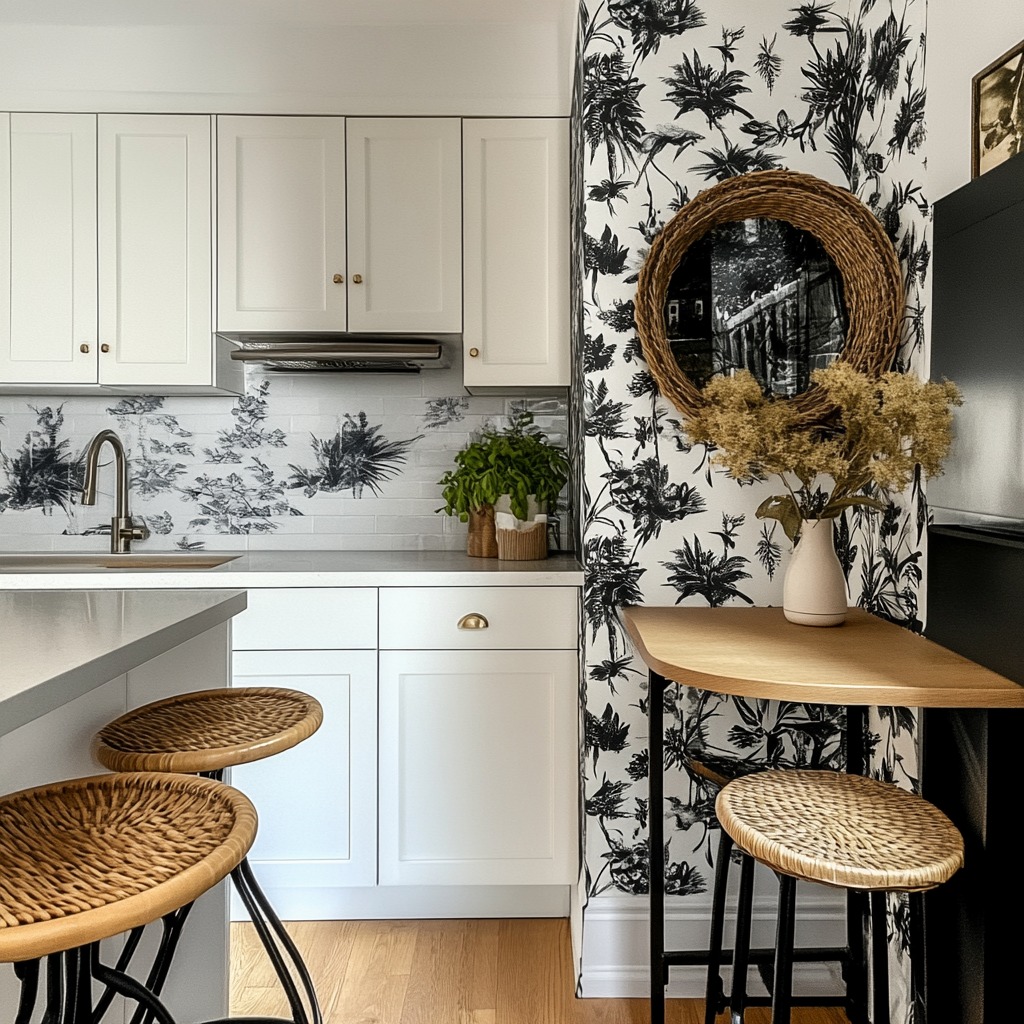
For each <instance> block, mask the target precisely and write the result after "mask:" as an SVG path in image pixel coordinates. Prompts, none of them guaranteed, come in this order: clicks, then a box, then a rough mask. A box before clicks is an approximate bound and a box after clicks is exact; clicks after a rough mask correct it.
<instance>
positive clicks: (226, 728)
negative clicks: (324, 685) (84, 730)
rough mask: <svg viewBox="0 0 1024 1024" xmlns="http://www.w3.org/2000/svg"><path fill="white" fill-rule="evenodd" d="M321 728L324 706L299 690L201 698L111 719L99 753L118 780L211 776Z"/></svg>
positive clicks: (257, 689) (245, 690)
mask: <svg viewBox="0 0 1024 1024" xmlns="http://www.w3.org/2000/svg"><path fill="white" fill-rule="evenodd" d="M322 721H323V708H321V706H320V703H319V701H317V700H316V699H315V698H313V697H310V696H309V694H306V693H301V692H299V691H298V690H285V689H280V688H276V687H262V686H248V687H238V688H237V689H219V690H196V691H194V692H192V693H182V694H179V695H178V696H175V697H167V698H165V699H164V700H158V701H154V702H153V703H151V704H144V705H143V706H142V707H140V708H135V709H134V710H133V711H129V712H127V713H126V714H124V715H122V716H121V717H120V718H116V719H114V721H113V722H110V723H109V724H108V725H106V726H104V727H103V728H102V729H101V730H100V731H99V732H98V733H97V735H96V741H95V743H94V753H95V755H96V758H97V759H98V760H99V762H100V764H102V765H104V766H105V767H107V768H110V769H111V770H113V771H118V772H123V771H153V772H213V771H220V770H221V769H224V768H230V767H231V766H232V765H238V764H246V763H248V762H249V761H258V760H259V759H260V758H264V757H269V756H270V755H271V754H277V753H280V751H282V750H287V749H288V748H289V747H293V746H295V744H296V743H300V742H301V741H302V740H304V739H306V738H307V737H309V736H312V735H313V733H314V732H316V731H317V729H319V728H320V723H321V722H322Z"/></svg>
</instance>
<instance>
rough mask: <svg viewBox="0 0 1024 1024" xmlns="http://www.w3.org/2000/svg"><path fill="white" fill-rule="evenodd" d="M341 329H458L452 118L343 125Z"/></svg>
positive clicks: (456, 140) (456, 144)
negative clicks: (344, 301)
mask: <svg viewBox="0 0 1024 1024" xmlns="http://www.w3.org/2000/svg"><path fill="white" fill-rule="evenodd" d="M346 135H347V160H348V275H349V276H348V303H349V305H348V326H349V330H350V331H425V332H432V333H434V332H436V333H455V332H458V331H461V330H462V238H461V231H462V218H461V209H460V207H461V178H462V172H461V161H460V154H461V138H460V121H459V119H458V118H455V117H358V118H349V120H348V123H347V128H346Z"/></svg>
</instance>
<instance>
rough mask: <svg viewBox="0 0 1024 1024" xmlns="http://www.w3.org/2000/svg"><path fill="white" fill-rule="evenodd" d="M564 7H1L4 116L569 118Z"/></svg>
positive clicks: (215, 0)
mask: <svg viewBox="0 0 1024 1024" xmlns="http://www.w3.org/2000/svg"><path fill="white" fill-rule="evenodd" d="M448 2H449V4H450V3H452V2H453V0H448ZM374 3H386V0H366V3H364V4H363V5H362V6H363V9H364V11H372V10H373V4H374ZM169 6H171V7H172V8H173V5H169ZM236 6H237V5H236ZM414 6H415V5H414ZM444 6H445V5H444V4H438V0H430V7H431V8H432V9H433V10H434V11H437V10H438V9H443V7H444ZM572 6H573V5H572V4H571V3H570V2H569V0H550V4H549V5H548V6H546V7H542V8H538V7H537V6H536V5H535V4H533V5H529V6H526V7H523V6H522V4H521V5H520V7H519V9H518V13H516V12H515V11H512V13H506V15H505V20H501V19H500V18H499V17H495V16H491V17H487V18H483V17H479V16H475V17H473V18H467V19H463V20H452V19H451V18H449V20H443V19H442V20H439V19H438V18H437V17H436V16H433V17H431V18H430V19H429V20H417V21H416V22H415V23H410V22H404V23H396V22H394V21H392V22H390V23H387V22H384V21H381V20H378V21H377V22H376V23H374V24H355V23H349V22H347V21H345V20H343V19H341V18H338V17H332V16H331V14H330V12H328V13H327V14H325V15H324V16H323V17H322V18H321V19H320V20H319V21H314V20H311V19H309V18H308V17H306V18H302V14H303V13H305V11H304V8H303V7H302V6H301V5H297V6H295V5H293V7H292V10H295V11H296V12H297V13H296V14H295V15H294V16H293V17H289V16H288V15H281V14H280V13H278V14H276V15H275V16H274V17H272V18H271V17H263V18H258V19H257V18H243V17H239V18H237V19H229V18H227V17H226V16H225V14H224V12H225V11H227V10H229V9H230V7H231V5H225V4H224V2H223V0H211V2H210V6H209V7H207V8H206V10H207V17H206V22H207V23H205V24H197V23H188V22H185V21H183V20H182V19H177V20H175V21H171V20H170V16H168V18H165V19H164V21H163V22H162V23H160V22H159V21H157V20H154V19H153V18H152V17H149V18H142V17H139V18H138V19H134V20H132V22H131V23H129V22H128V21H127V20H124V21H121V22H117V21H111V20H109V19H108V20H107V21H106V22H105V23H97V20H96V19H95V18H93V19H91V20H90V19H86V18H84V17H81V16H79V15H77V14H75V13H74V12H75V9H76V7H78V4H77V3H75V2H71V0H65V2H64V3H63V5H62V4H55V3H51V4H49V5H44V6H43V7H40V8H38V9H36V8H34V7H33V5H27V4H25V3H12V2H11V0H0V110H68V111H79V110H86V111H89V110H123V111H154V112H166V111H179V112H213V113H224V112H237V113H259V112H265V113H320V114H363V115H372V114H380V115H389V114H405V115H417V114H437V115H446V114H451V115H455V114H462V115H497V116H502V115H521V116H567V115H568V113H569V97H570V70H571V69H570V60H569V54H570V53H571V51H572V31H573V27H574V26H573V23H572V18H571V16H570V15H571V8H572ZM61 7H63V9H64V10H65V11H66V12H67V15H68V16H67V17H66V18H65V19H64V20H61V14H60V8H61ZM406 7H407V9H408V7H409V5H408V4H407V5H406ZM515 7H516V5H515V4H512V5H511V8H515ZM511 8H510V10H511ZM55 9H56V13H54V11H55ZM451 9H452V10H455V8H454V7H452V8H451ZM37 10H38V12H39V13H38V15H37ZM44 13H45V15H46V16H47V20H45V21H44V20H43V14H44ZM215 14H218V16H216V17H215V16H214V15H215ZM300 18H301V20H300ZM72 20H75V21H76V22H77V23H71V22H72Z"/></svg>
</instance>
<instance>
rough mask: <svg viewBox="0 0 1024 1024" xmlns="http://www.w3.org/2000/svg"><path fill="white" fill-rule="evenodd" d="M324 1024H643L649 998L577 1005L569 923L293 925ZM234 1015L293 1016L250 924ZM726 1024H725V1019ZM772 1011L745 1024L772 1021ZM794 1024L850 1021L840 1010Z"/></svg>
mask: <svg viewBox="0 0 1024 1024" xmlns="http://www.w3.org/2000/svg"><path fill="white" fill-rule="evenodd" d="M288 929H289V931H290V932H291V934H292V935H293V937H294V938H295V942H296V945H297V946H298V947H299V949H300V950H301V951H302V955H303V957H304V958H305V960H306V963H307V965H308V966H309V970H310V973H311V974H312V975H313V981H314V984H315V985H316V988H317V992H318V994H319V998H320V1004H321V1008H322V1010H323V1013H324V1020H325V1022H326V1024H647V1022H648V1021H649V1020H650V1013H649V1008H648V1003H647V1001H646V1000H644V999H576V998H575V997H574V996H573V977H572V962H571V961H572V957H571V951H570V944H569V927H568V922H567V921H565V920H563V919H542V920H532V919H522V920H472V921H462V920H457V921H316V922H305V923H297V924H290V925H288ZM231 941H232V954H231V966H232V970H231V1013H232V1015H245V1014H260V1015H285V1014H286V1004H285V1002H284V999H283V997H281V996H280V994H279V991H278V989H277V984H276V980H275V978H274V975H273V971H272V969H271V967H270V964H269V963H268V962H267V960H266V957H265V955H264V953H263V950H262V947H261V946H260V945H259V941H258V939H257V938H256V935H255V932H254V931H253V929H252V926H251V925H248V924H233V925H232V926H231ZM719 1019H720V1020H721V1021H725V1020H727V1016H726V1015H725V1014H722V1015H721V1017H720V1018H719ZM769 1019H770V1013H769V1012H768V1010H767V1008H763V1007H754V1008H751V1009H749V1010H748V1011H747V1015H746V1020H747V1024H768V1021H769ZM703 1020H704V1003H703V1001H701V1000H697V999H670V1000H669V1001H668V1003H667V1012H666V1021H667V1024H703ZM793 1024H848V1020H847V1017H846V1015H845V1013H843V1012H842V1010H839V1009H836V1008H831V1007H829V1008H825V1007H823V1008H821V1009H807V1008H800V1009H795V1010H794V1011H793Z"/></svg>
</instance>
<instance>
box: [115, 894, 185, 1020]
mask: <svg viewBox="0 0 1024 1024" xmlns="http://www.w3.org/2000/svg"><path fill="white" fill-rule="evenodd" d="M192 906H193V904H192V903H186V904H185V906H183V907H179V908H178V909H177V910H173V911H171V913H169V914H165V915H164V916H163V917H162V918H161V919H160V924H161V927H162V931H161V934H160V945H159V947H158V948H157V951H156V956H155V957H154V958H153V964H152V967H151V968H150V971H149V977H148V978H147V979H146V988H147V989H148V990H149V991H150V992H152V993H153V995H155V996H159V995H160V993H161V992H163V988H164V984H165V983H166V981H167V974H168V972H169V971H170V969H171V963H172V961H173V959H174V951H175V949H177V948H178V939H179V938H180V937H181V930H182V928H184V926H185V920H186V919H187V918H188V914H189V911H190V910H191V909H192ZM118 969H120V970H125V969H126V968H124V967H121V966H120V964H118ZM152 1021H153V1015H152V1013H151V1012H150V1011H149V1010H148V1009H147V1008H146V1007H145V1006H143V1005H142V1004H141V1003H140V1004H139V1006H138V1007H137V1008H136V1010H135V1013H133V1014H132V1018H131V1022H130V1024H152Z"/></svg>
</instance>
